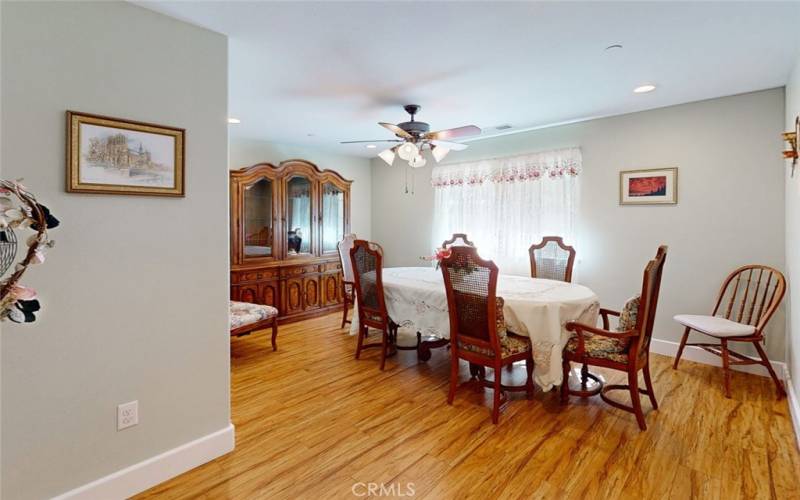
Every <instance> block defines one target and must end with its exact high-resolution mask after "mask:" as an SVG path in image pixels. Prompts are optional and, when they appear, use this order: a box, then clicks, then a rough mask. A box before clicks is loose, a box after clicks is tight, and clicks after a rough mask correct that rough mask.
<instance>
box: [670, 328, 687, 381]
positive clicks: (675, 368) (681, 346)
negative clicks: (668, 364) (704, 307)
mask: <svg viewBox="0 0 800 500" xmlns="http://www.w3.org/2000/svg"><path fill="white" fill-rule="evenodd" d="M691 330H692V329H691V328H689V327H688V326H687V327H686V330H684V331H683V337H681V345H680V347H678V354H677V355H676V356H675V362H674V363H673V364H672V369H673V370H677V369H678V361H680V360H681V354H683V348H684V347H686V341H687V340H689V332H690V331H691Z"/></svg>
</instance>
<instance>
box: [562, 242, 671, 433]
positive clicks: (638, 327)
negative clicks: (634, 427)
mask: <svg viewBox="0 0 800 500" xmlns="http://www.w3.org/2000/svg"><path fill="white" fill-rule="evenodd" d="M666 257H667V247H666V246H663V245H662V246H660V247H658V252H657V253H656V257H655V258H654V259H653V260H651V261H650V262H649V263H648V264H647V267H645V269H644V277H643V279H642V291H641V293H640V294H639V295H637V296H634V297H632V298H631V299H629V300H628V301H627V302H626V303H625V306H624V307H623V309H622V311H621V312H618V311H612V310H609V309H600V315H601V316H602V318H603V328H602V329H601V328H597V327H596V326H594V325H586V324H583V323H576V322H569V323H567V325H566V327H567V331H570V332H574V335H572V337H571V338H570V339H569V341H568V342H567V345H566V346H565V347H564V352H563V366H562V368H563V377H564V378H563V380H562V382H561V402H562V403H563V404H566V403H567V402H568V401H569V395H570V394H575V393H574V392H573V391H570V389H569V380H568V379H569V372H570V362H577V363H583V364H584V365H592V366H600V367H605V368H612V369H614V370H620V371H624V372H627V373H628V384H627V385H618V384H613V385H605V386H602V387H601V388H600V391H599V392H600V397H601V398H602V399H603V401H605V402H606V403H608V404H610V405H611V406H613V407H615V408H619V409H621V410H625V411H627V412H631V413H633V414H634V415H636V421H637V422H638V424H639V428H640V429H641V430H647V424H645V420H644V413H642V403H641V400H640V399H639V393H642V394H647V395H648V396H649V398H650V404H652V405H653V409H654V410H657V409H658V402H656V395H655V393H654V392H653V383H652V381H651V379H650V339H651V337H652V335H653V322H654V321H655V318H656V308H657V306H658V293H659V290H660V288H661V273H662V271H663V270H664V261H665V259H666ZM609 316H617V317H618V318H619V321H618V323H617V328H616V331H612V330H611V329H610V325H609V319H608V317H609ZM640 370H641V371H642V373H643V375H644V383H645V387H646V389H640V388H639V371H640ZM614 390H627V391H629V392H630V396H631V404H632V406H627V405H624V404H622V403H618V402H616V401H614V400H612V399H609V398H608V396H607V395H606V394H607V393H608V392H609V391H614ZM578 395H582V396H584V395H583V394H578ZM584 397H586V396H584Z"/></svg>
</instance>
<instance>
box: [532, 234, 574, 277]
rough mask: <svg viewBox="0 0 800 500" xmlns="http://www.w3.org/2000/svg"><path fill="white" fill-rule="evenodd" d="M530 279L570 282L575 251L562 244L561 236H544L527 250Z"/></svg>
mask: <svg viewBox="0 0 800 500" xmlns="http://www.w3.org/2000/svg"><path fill="white" fill-rule="evenodd" d="M528 255H529V256H530V259H531V278H544V279H548V280H557V281H566V282H567V283H570V282H572V266H573V265H574V264H575V249H574V248H573V247H571V246H569V245H565V244H564V239H563V238H561V236H545V237H544V238H542V241H541V242H539V243H536V244H534V245H531V247H530V248H529V249H528Z"/></svg>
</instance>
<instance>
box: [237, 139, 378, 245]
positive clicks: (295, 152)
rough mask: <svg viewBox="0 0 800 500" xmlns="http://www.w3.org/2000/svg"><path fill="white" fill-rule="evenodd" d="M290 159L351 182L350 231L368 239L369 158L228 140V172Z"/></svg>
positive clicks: (269, 143) (369, 227) (270, 143)
mask: <svg viewBox="0 0 800 500" xmlns="http://www.w3.org/2000/svg"><path fill="white" fill-rule="evenodd" d="M293 158H299V159H302V160H308V161H310V162H312V163H314V164H316V165H317V166H318V167H319V168H321V169H329V170H335V171H337V172H339V173H340V174H341V175H342V177H344V178H345V179H348V180H351V181H353V184H352V186H351V187H350V230H351V231H352V232H354V233H356V234H357V235H358V236H359V237H361V238H365V239H369V238H370V234H371V229H372V169H371V168H370V160H369V158H359V157H356V156H346V155H341V154H336V153H332V152H330V151H326V150H324V149H319V148H312V147H307V146H300V145H294V144H281V143H275V142H268V141H258V140H247V139H236V138H233V137H232V138H231V141H230V168H231V169H237V168H242V167H249V166H250V165H255V164H256V163H263V162H267V163H272V164H274V165H277V164H278V163H280V162H282V161H284V160H290V159H293Z"/></svg>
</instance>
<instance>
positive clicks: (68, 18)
mask: <svg viewBox="0 0 800 500" xmlns="http://www.w3.org/2000/svg"><path fill="white" fill-rule="evenodd" d="M2 103H3V108H2V119H1V125H2V136H1V139H2V146H1V147H0V151H1V154H2V156H0V160H1V161H2V174H3V176H4V177H5V178H9V179H13V178H18V177H24V178H25V184H26V185H27V186H28V187H29V188H30V189H31V190H32V191H33V192H34V193H36V194H37V195H38V197H39V199H40V200H41V201H42V202H43V203H45V204H46V205H48V206H50V207H51V208H52V209H53V211H54V213H55V214H56V215H57V216H58V217H59V218H60V219H61V221H62V225H61V227H59V228H57V229H55V230H54V231H53V232H52V235H53V237H54V239H55V240H56V241H57V245H56V248H55V249H53V250H52V251H51V252H50V253H49V256H48V260H47V262H46V263H45V264H44V265H42V266H41V267H38V268H35V269H33V270H31V271H30V272H29V274H28V275H26V279H25V282H26V283H28V284H30V285H31V286H33V287H34V288H36V289H37V290H39V292H40V298H41V300H42V303H43V312H42V313H41V314H40V319H39V321H37V322H36V323H34V324H32V325H28V326H19V325H14V324H8V323H6V324H5V325H4V326H3V349H2V440H3V448H2V463H3V469H2V493H0V494H1V495H2V497H3V498H4V499H16V498H44V497H50V496H53V495H56V494H59V493H62V492H65V491H68V490H70V489H72V488H75V487H77V486H80V485H83V484H85V483H88V482H90V481H92V480H95V479H98V478H100V477H102V476H105V475H107V474H109V473H112V472H115V471H117V470H120V469H122V468H124V467H127V466H129V465H132V464H134V463H137V462H139V461H142V460H145V459H147V458H150V457H152V456H155V455H157V454H159V453H161V452H164V451H166V450H169V449H172V448H174V447H176V446H179V445H181V444H184V443H187V442H189V441H192V440H194V439H197V438H199V437H202V436H204V435H207V434H209V433H212V432H215V431H218V430H220V429H223V428H225V427H226V426H227V425H228V423H229V421H230V416H229V372H228V366H229V357H228V344H229V338H228V324H227V321H228V320H227V300H228V267H227V265H228V238H227V230H226V227H227V224H228V208H227V207H228V203H227V188H226V186H227V170H226V168H225V166H226V164H227V162H228V157H227V123H226V115H227V40H226V38H225V37H224V36H222V35H219V34H216V33H212V32H210V31H207V30H204V29H201V28H197V27H194V26H191V25H188V24H185V23H182V22H179V21H176V20H174V19H171V18H168V17H165V16H162V15H159V14H156V13H154V12H151V11H148V10H145V9H142V8H140V7H136V6H133V5H130V4H127V3H122V2H86V3H68V2H52V3H40V2H28V3H9V2H3V3H2ZM67 109H72V110H79V111H84V112H94V113H99V114H105V115H110V116H117V117H122V118H129V119H133V120H142V121H149V122H155V123H161V124H165V125H172V126H178V127H183V128H186V193H187V195H186V198H177V199H170V198H159V197H134V196H127V197H126V196H110V195H81V194H67V193H65V192H64V163H65V160H64V155H65V152H64V143H65V116H64V111H65V110H67ZM135 399H136V400H138V401H139V413H140V415H139V419H140V422H139V425H138V426H136V427H133V428H129V429H126V430H124V431H121V432H117V430H116V407H117V404H119V403H124V402H127V401H131V400H135Z"/></svg>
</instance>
